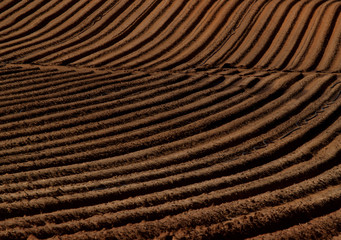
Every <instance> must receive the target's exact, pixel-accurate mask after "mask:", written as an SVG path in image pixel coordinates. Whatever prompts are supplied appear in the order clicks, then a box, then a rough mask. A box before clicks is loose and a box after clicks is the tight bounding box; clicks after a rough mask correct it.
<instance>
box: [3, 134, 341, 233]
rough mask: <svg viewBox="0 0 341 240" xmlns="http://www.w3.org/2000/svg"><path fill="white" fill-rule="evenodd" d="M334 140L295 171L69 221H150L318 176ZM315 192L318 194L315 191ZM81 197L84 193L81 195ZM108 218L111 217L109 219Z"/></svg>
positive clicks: (331, 158)
mask: <svg viewBox="0 0 341 240" xmlns="http://www.w3.org/2000/svg"><path fill="white" fill-rule="evenodd" d="M338 141H339V140H336V141H334V142H333V143H334V145H335V144H336V146H333V147H332V149H333V151H331V152H329V154H328V156H326V151H324V153H323V154H321V155H322V156H324V157H323V160H322V159H319V161H313V162H314V163H313V164H312V165H307V164H305V165H304V166H305V167H304V168H302V167H301V166H300V165H303V164H300V165H297V166H294V167H293V168H294V169H295V168H297V169H299V170H298V171H296V170H295V171H292V170H293V169H292V168H288V169H286V170H284V171H282V172H280V173H279V176H280V177H279V176H277V175H278V174H274V175H273V176H271V177H270V179H271V180H270V181H269V179H267V178H265V179H260V180H257V181H256V182H255V183H253V182H250V183H249V184H246V186H243V187H242V186H238V185H237V186H235V187H231V188H230V189H228V188H227V189H225V190H223V191H216V192H210V193H208V194H201V195H198V196H196V197H191V198H189V199H184V200H178V201H171V204H169V203H168V202H166V203H165V204H162V205H160V206H154V205H149V204H148V203H145V204H144V205H143V207H140V208H136V209H131V210H126V211H123V212H122V213H121V214H119V213H113V212H112V211H113V209H111V211H110V212H109V213H105V212H104V213H103V212H101V213H100V214H101V217H100V218H97V216H93V217H90V218H87V219H84V220H80V221H78V222H75V223H74V224H73V225H76V226H78V227H77V231H80V230H81V229H85V228H88V229H87V230H90V229H93V228H92V227H91V226H89V223H94V221H95V222H97V224H96V225H97V226H98V225H102V224H106V225H107V227H110V226H111V227H113V226H115V227H117V226H120V225H124V224H125V223H126V222H127V221H128V222H131V221H133V222H138V221H139V220H141V218H144V219H145V218H146V217H147V219H148V221H151V220H156V219H160V218H163V217H164V216H167V215H176V214H179V213H181V212H183V211H184V210H185V209H186V210H188V209H198V208H203V207H204V208H205V207H208V206H211V205H212V204H217V205H219V204H222V203H224V202H231V201H236V200H241V199H245V198H249V197H252V196H254V193H255V192H258V193H262V191H257V190H256V189H257V188H263V189H268V190H270V189H271V187H270V186H273V187H274V189H273V190H277V189H278V188H283V187H287V186H288V185H289V186H290V185H291V184H292V183H293V182H301V181H304V180H306V179H307V177H308V176H309V177H315V176H318V175H319V174H321V173H323V172H324V171H325V170H328V169H329V168H331V167H332V166H333V165H331V166H330V163H329V164H328V163H327V164H326V163H323V162H330V161H331V162H332V163H334V164H335V154H336V155H340V151H338V150H337V148H338V147H339V143H338ZM317 159H318V158H317ZM321 163H322V164H324V165H325V164H326V165H327V169H323V168H317V166H321V167H322V166H323V165H321ZM317 169H319V170H317ZM309 172H310V173H309ZM308 173H309V175H308ZM310 174H312V175H310ZM300 176H301V177H300ZM284 179H286V180H284ZM299 179H300V180H299ZM280 182H281V184H279V183H280ZM285 182H286V183H285ZM333 190H334V191H330V192H334V194H336V196H337V199H334V203H335V202H337V201H338V200H339V193H338V192H336V191H335V188H333ZM94 195H96V193H94ZM315 195H317V196H319V197H321V196H320V195H319V194H315ZM88 196H89V197H90V196H91V195H88ZM170 196H172V195H170ZM82 197H84V195H83V196H82ZM308 198H309V196H308ZM77 199H79V200H81V199H82V200H81V201H82V202H84V203H85V202H86V201H87V202H88V203H89V200H87V199H84V198H77ZM161 199H162V198H161ZM303 199H304V198H303ZM70 200H71V199H68V200H67V203H68V204H71V202H70ZM132 200H133V199H132ZM204 200H205V201H204ZM128 201H129V200H128ZM149 201H150V200H149ZM115 202H117V201H115ZM115 202H113V203H115ZM53 203H59V204H63V200H62V198H61V199H60V198H57V200H52V199H51V200H50V201H49V204H52V205H53ZM117 203H118V204H119V202H117ZM42 204H44V202H34V201H31V202H29V203H28V208H29V209H32V208H33V209H34V208H36V209H37V210H38V209H39V207H40V206H41V205H42ZM115 205H116V204H115ZM115 205H114V206H115ZM119 205H120V204H119ZM119 205H118V206H119ZM289 205H290V203H289ZM68 206H69V207H72V206H70V205H68ZM114 206H113V207H114ZM118 206H117V207H118ZM77 207H79V205H77ZM117 207H116V208H117ZM114 208H115V207H114ZM0 209H1V210H2V212H4V214H6V213H5V211H9V210H5V209H4V208H0ZM19 209H21V211H22V210H24V209H23V208H18V207H17V206H16V204H13V205H12V207H11V213H12V214H13V215H12V216H15V214H19V212H18V210H19ZM4 210H5V211H4ZM73 210H74V209H73ZM19 211H20V210H19ZM97 211H100V210H99V209H98V210H97ZM31 214H32V212H31ZM114 214H115V215H114ZM75 215H76V216H77V213H76V212H75ZM78 216H79V215H78ZM112 216H115V217H112ZM109 219H111V220H109ZM67 224H72V223H71V222H70V223H67ZM53 225H54V224H50V225H49V226H50V227H52V226H53ZM60 225H61V226H60ZM63 225H64V223H62V224H59V226H58V225H55V231H56V230H57V229H58V230H61V229H62V228H63ZM96 225H95V226H96ZM92 226H94V225H92ZM80 228H81V229H80ZM100 228H102V227H101V226H99V228H98V227H95V229H98V230H99V229H100ZM49 230H51V228H49Z"/></svg>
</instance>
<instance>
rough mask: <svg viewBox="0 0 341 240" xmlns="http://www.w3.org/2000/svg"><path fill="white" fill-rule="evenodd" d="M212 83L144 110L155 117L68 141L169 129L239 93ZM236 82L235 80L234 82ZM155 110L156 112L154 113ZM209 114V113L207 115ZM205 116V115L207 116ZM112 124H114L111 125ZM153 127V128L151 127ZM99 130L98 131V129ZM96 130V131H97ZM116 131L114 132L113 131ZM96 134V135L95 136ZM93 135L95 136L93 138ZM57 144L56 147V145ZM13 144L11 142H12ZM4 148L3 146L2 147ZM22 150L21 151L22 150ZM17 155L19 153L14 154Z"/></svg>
mask: <svg viewBox="0 0 341 240" xmlns="http://www.w3.org/2000/svg"><path fill="white" fill-rule="evenodd" d="M220 79H221V78H219V77H216V78H214V79H213V80H214V81H220ZM214 81H213V82H211V84H212V86H211V87H210V88H208V89H203V90H202V91H200V92H194V93H193V94H188V96H186V97H184V98H182V99H178V100H176V101H172V102H167V103H165V104H161V105H160V106H157V107H154V108H149V109H148V110H144V112H146V113H147V112H148V111H149V112H150V111H153V112H154V113H158V114H157V115H156V114H155V115H152V116H150V117H148V118H147V119H146V120H142V119H143V118H142V117H141V115H142V113H140V114H139V118H138V119H137V121H131V120H130V121H129V118H127V116H125V117H123V118H122V119H120V118H119V117H118V118H116V125H117V124H118V123H119V122H118V121H120V122H125V123H126V124H121V125H119V128H115V127H112V128H110V131H108V129H107V128H105V129H104V131H101V132H99V133H98V134H96V131H91V132H90V133H88V134H82V135H81V136H78V137H75V135H73V136H72V137H70V139H73V140H76V142H77V143H79V142H83V141H84V140H82V138H84V137H86V138H85V139H87V140H94V139H96V140H99V139H101V138H103V137H110V136H114V135H117V134H120V133H122V132H126V131H127V130H128V129H129V130H130V131H132V130H134V129H141V127H140V128H138V126H143V128H145V127H147V126H149V127H150V126H152V124H153V123H154V124H155V122H156V121H157V122H158V123H161V122H164V120H163V119H167V120H168V121H167V125H166V126H163V127H164V128H167V129H168V128H169V127H171V126H172V125H171V124H173V125H175V126H179V123H178V122H179V121H177V123H171V121H170V120H171V119H172V118H176V117H179V116H180V115H182V116H183V115H184V114H189V113H191V112H196V111H199V110H200V109H205V108H208V107H210V106H211V104H217V103H219V102H221V101H224V100H225V99H226V98H227V99H228V96H229V95H230V96H233V95H234V94H238V92H241V91H240V90H239V89H235V91H229V92H225V91H223V90H224V88H226V87H227V86H229V85H230V84H231V83H230V82H227V81H226V82H225V83H226V84H227V86H226V85H222V84H218V85H216V86H214ZM235 81H236V80H235ZM180 105H181V106H182V108H180V109H179V108H177V107H178V106H180ZM186 105H188V107H186ZM156 110H158V111H157V112H156ZM134 114H135V113H134ZM207 114H209V113H207ZM207 114H206V115H207ZM128 115H132V114H128ZM193 117H194V116H193V115H190V116H189V118H190V119H193ZM151 121H153V122H152V123H150V122H151ZM181 121H182V122H185V121H184V119H181ZM112 124H114V123H112ZM153 127H154V126H153ZM155 127H156V129H153V128H151V129H148V128H147V129H145V130H148V131H149V132H156V131H161V128H160V127H161V125H156V126H155ZM98 130H99V129H98ZM98 130H97V131H98ZM114 130H116V131H114ZM118 130H119V131H118ZM148 131H145V132H144V134H147V132H148ZM95 134H96V135H95ZM94 135H95V136H94ZM70 139H66V140H67V142H66V141H65V139H63V140H62V141H54V142H43V143H42V144H41V145H38V144H37V145H35V146H32V147H33V148H35V147H38V148H35V149H36V150H38V149H40V148H41V149H40V150H43V149H47V148H48V147H47V146H48V145H49V146H51V147H52V146H54V147H55V146H58V145H60V144H62V145H63V146H65V145H68V146H70V145H71V144H72V143H73V141H70ZM57 143H58V145H57ZM12 144H13V141H12ZM4 146H5V145H4ZM13 147H14V146H13V145H12V148H11V150H12V151H13V150H16V149H15V148H13ZM32 147H31V148H30V151H31V150H33V149H32ZM19 149H22V147H19ZM22 150H23V149H22ZM16 153H17V154H19V153H20V152H16ZM3 154H4V155H7V156H8V155H11V154H10V152H9V151H7V152H6V153H1V155H3Z"/></svg>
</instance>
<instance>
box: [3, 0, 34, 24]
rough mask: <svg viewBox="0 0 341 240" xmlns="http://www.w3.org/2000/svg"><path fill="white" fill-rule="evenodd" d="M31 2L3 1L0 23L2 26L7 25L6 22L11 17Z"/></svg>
mask: <svg viewBox="0 0 341 240" xmlns="http://www.w3.org/2000/svg"><path fill="white" fill-rule="evenodd" d="M29 3H30V2H29V1H20V2H18V1H10V2H9V1H2V2H1V3H0V23H1V26H2V25H3V24H4V23H5V22H4V20H6V19H7V18H9V17H10V16H11V15H14V14H15V12H17V11H19V10H20V9H22V8H24V7H26V6H27V5H28V4H29Z"/></svg>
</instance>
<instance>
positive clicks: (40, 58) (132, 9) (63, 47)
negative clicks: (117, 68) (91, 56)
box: [25, 1, 148, 63]
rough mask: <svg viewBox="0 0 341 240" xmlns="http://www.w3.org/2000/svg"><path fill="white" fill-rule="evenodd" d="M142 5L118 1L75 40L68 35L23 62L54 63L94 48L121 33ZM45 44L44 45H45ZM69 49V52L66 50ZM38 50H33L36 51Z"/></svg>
mask: <svg viewBox="0 0 341 240" xmlns="http://www.w3.org/2000/svg"><path fill="white" fill-rule="evenodd" d="M143 4H148V2H144V1H134V2H131V1H120V2H119V3H117V4H116V5H114V6H111V7H110V8H106V9H104V10H103V11H102V12H101V13H100V14H98V15H97V17H96V18H94V20H95V23H92V24H90V25H91V29H90V28H88V31H85V30H86V29H81V31H80V32H79V36H78V38H77V39H75V38H74V35H75V34H72V35H68V36H66V37H64V38H63V39H62V40H60V41H57V42H52V43H49V45H47V47H46V51H40V52H38V53H37V54H35V55H34V56H31V57H28V58H27V59H26V60H25V61H27V62H29V61H37V62H40V63H44V62H54V60H55V59H56V58H58V57H59V56H63V55H64V54H69V53H71V52H73V51H77V50H79V49H82V48H85V49H86V48H87V47H89V46H95V45H96V44H98V43H99V42H101V41H102V38H104V37H105V36H108V35H110V34H115V32H117V31H121V30H122V29H121V28H122V26H124V25H129V23H127V21H132V20H133V19H132V18H131V16H132V15H133V14H134V13H136V12H137V13H138V12H139V11H140V10H141V9H143V6H144V5H143ZM89 30H90V31H89ZM116 34H117V33H116ZM45 44H46V43H45ZM68 49H70V50H68ZM37 50H38V49H35V51H37Z"/></svg>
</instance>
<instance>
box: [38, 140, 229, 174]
mask: <svg viewBox="0 0 341 240" xmlns="http://www.w3.org/2000/svg"><path fill="white" fill-rule="evenodd" d="M219 144H220V145H221V144H225V145H226V144H227V143H219ZM212 145H217V143H214V142H213V143H212ZM199 147H200V145H199ZM197 148H198V147H197ZM207 150H208V151H209V152H210V151H211V150H210V148H209V147H207ZM209 152H208V153H209ZM198 153H202V151H201V152H200V151H199V152H198ZM97 162H98V161H97ZM101 162H103V161H101ZM104 162H105V161H104ZM92 164H93V163H92ZM94 164H96V162H95V163H94ZM71 167H72V166H71ZM87 167H89V164H87ZM103 167H104V166H103ZM65 170H66V169H65ZM64 173H65V171H64ZM31 176H32V175H31Z"/></svg>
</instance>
